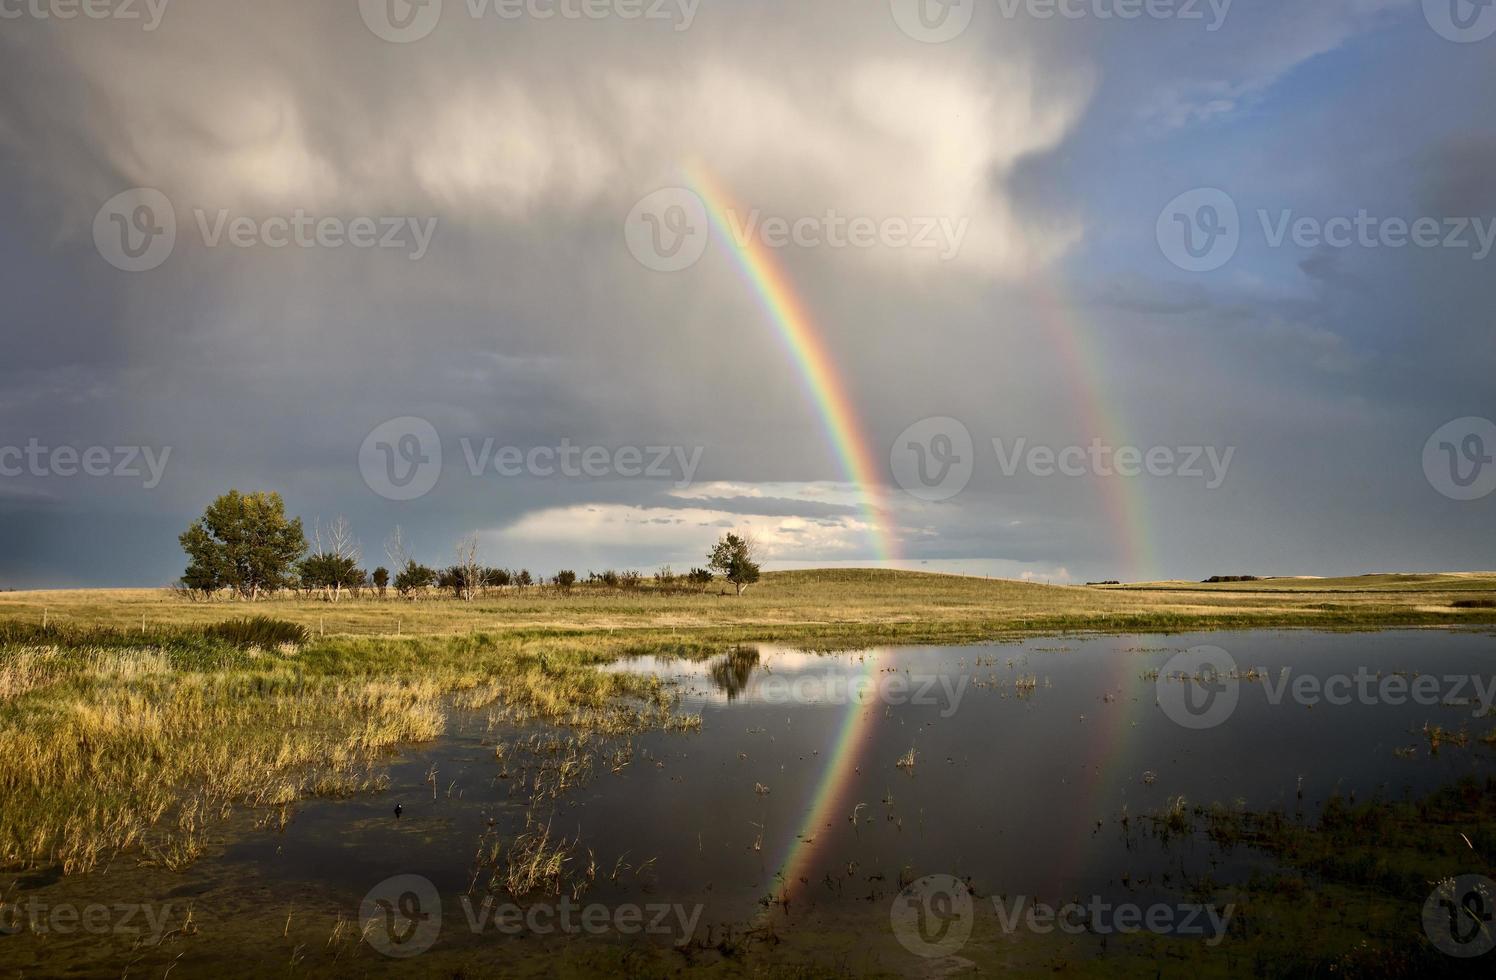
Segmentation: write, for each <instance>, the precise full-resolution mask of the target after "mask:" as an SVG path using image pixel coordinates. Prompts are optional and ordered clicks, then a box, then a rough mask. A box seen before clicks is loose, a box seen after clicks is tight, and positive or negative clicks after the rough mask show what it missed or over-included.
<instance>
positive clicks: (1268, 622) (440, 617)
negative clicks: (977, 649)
mask: <svg viewBox="0 0 1496 980" xmlns="http://www.w3.org/2000/svg"><path fill="white" fill-rule="evenodd" d="M1480 599H1487V600H1496V573H1462V574H1454V575H1371V576H1365V577H1362V578H1355V579H1269V580H1265V581H1261V582H1254V583H1231V584H1225V585H1201V584H1197V583H1186V582H1161V583H1151V584H1142V585H1128V586H1121V587H1098V588H1087V587H1066V586H1048V585H1037V584H1031V583H1026V582H1014V581H1008V580H1000V579H999V580H994V579H982V578H967V577H960V576H951V575H929V574H921V573H916V572H897V571H880V570H836V571H824V570H822V571H815V570H811V571H796V572H776V573H769V574H767V575H766V576H765V577H764V580H763V582H762V583H760V584H759V585H757V586H755V587H754V588H752V589H750V590H749V591H748V592H747V594H745V595H743V596H741V597H734V596H732V595H722V594H720V593H719V592H718V591H716V590H715V589H713V590H709V591H707V592H706V593H691V592H671V593H665V592H659V591H655V590H653V589H651V588H648V587H646V588H644V589H641V590H639V591H634V592H626V591H618V590H611V591H603V590H599V589H593V588H587V587H580V586H579V587H578V588H576V589H574V590H572V591H571V592H569V593H561V592H558V591H556V590H552V589H540V588H531V589H527V590H525V591H524V592H515V591H503V592H500V591H498V590H495V591H493V592H491V593H489V594H488V595H487V596H484V597H481V598H479V599H477V600H475V601H473V602H471V603H465V602H458V601H456V600H453V599H450V598H423V599H421V600H417V601H410V600H405V599H400V598H396V597H393V595H392V596H391V597H389V598H385V599H379V598H375V597H373V596H372V595H371V594H370V593H367V592H366V593H365V595H364V596H363V597H362V598H358V599H354V598H351V597H346V596H345V597H344V598H343V600H342V601H340V602H337V603H330V602H325V601H321V600H313V599H305V598H283V599H271V600H265V601H261V602H258V603H255V604H253V605H252V606H251V605H250V604H247V603H242V602H234V601H213V602H192V601H188V600H185V599H182V598H181V597H179V596H177V595H176V594H174V593H172V592H170V591H168V590H164V589H123V590H78V591H65V592H6V593H0V621H6V620H11V621H22V622H28V623H41V622H42V621H43V619H44V618H45V619H46V621H47V622H50V623H56V624H64V625H77V626H108V627H112V628H116V629H121V630H131V629H134V630H139V629H141V628H142V627H144V628H145V629H147V630H149V629H151V628H153V627H162V626H197V625H204V624H208V623H215V622H219V621H221V620H224V619H228V618H231V617H236V616H243V615H249V614H251V613H253V614H263V615H270V616H274V617H276V618H279V619H286V620H290V621H293V622H297V623H301V624H303V625H305V626H307V627H308V628H309V629H311V630H312V631H313V632H314V633H316V634H318V635H326V636H385V637H394V636H397V635H398V636H402V637H404V636H454V635H460V634H469V633H475V632H484V633H489V634H495V635H504V636H508V637H512V638H516V639H538V638H545V637H561V636H565V637H570V638H574V639H575V638H582V637H587V636H594V637H597V638H599V639H606V638H609V637H611V638H612V641H616V640H618V639H619V638H620V637H624V636H632V637H634V638H636V639H637V640H638V641H639V642H642V643H655V642H668V641H669V640H670V639H672V638H676V639H680V640H682V641H699V642H701V643H703V644H708V645H712V644H722V643H732V642H739V641H761V642H770V641H775V642H800V643H808V644H826V645H835V646H846V645H861V644H869V643H893V642H938V641H947V642H963V641H976V640H983V639H991V638H997V637H1003V636H1008V635H1014V634H1025V633H1028V634H1033V633H1049V632H1056V631H1063V630H1103V631H1110V632H1126V631H1135V630H1148V631H1160V630H1163V631H1167V630H1186V629H1188V630H1193V629H1224V628H1243V627H1311V628H1321V629H1356V628H1377V627H1385V626H1410V625H1443V624H1472V623H1490V622H1496V609H1479V608H1457V607H1456V606H1455V605H1454V604H1455V603H1456V602H1469V601H1471V600H1480ZM607 645H609V646H612V645H614V643H613V642H609V643H608V644H607Z"/></svg>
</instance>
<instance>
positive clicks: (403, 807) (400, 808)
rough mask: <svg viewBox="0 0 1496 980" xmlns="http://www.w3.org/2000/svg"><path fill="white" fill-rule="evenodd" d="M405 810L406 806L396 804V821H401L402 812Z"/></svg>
mask: <svg viewBox="0 0 1496 980" xmlns="http://www.w3.org/2000/svg"><path fill="white" fill-rule="evenodd" d="M404 809H405V806H404V805H403V804H400V803H396V804H395V819H396V820H399V819H400V814H401V812H402V811H403V810H404Z"/></svg>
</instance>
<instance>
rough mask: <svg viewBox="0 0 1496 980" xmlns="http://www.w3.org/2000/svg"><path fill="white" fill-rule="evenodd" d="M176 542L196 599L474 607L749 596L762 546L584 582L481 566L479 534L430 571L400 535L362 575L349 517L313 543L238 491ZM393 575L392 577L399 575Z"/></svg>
mask: <svg viewBox="0 0 1496 980" xmlns="http://www.w3.org/2000/svg"><path fill="white" fill-rule="evenodd" d="M178 540H179V541H180V542H181V545H182V549H183V550H184V551H185V552H187V557H188V559H189V564H188V566H187V570H186V571H185V572H183V573H182V578H181V581H180V583H179V584H178V589H179V590H180V591H181V592H182V593H183V594H185V595H187V596H190V597H193V598H211V597H213V596H215V595H218V594H220V593H225V592H228V593H232V594H233V595H236V596H238V597H240V598H244V599H249V600H251V601H253V600H255V599H259V598H264V597H269V596H278V595H289V596H314V595H320V596H322V597H323V598H326V599H328V600H329V601H332V602H337V601H339V600H340V599H341V598H342V597H343V596H344V595H345V594H348V595H351V596H353V597H354V598H360V597H362V596H364V595H373V596H375V597H378V598H384V597H385V596H387V595H388V594H389V592H390V590H391V589H393V590H394V592H395V594H396V595H398V596H400V597H402V598H405V599H417V598H421V597H423V596H432V595H444V594H451V595H452V596H453V597H454V598H457V599H462V600H467V601H472V600H473V599H476V598H478V597H480V596H484V595H488V594H491V593H494V592H498V593H504V592H524V591H525V590H528V589H531V588H535V587H545V586H549V587H550V588H551V589H554V590H557V591H560V592H570V591H572V590H573V589H575V588H578V587H582V588H591V589H610V590H618V591H623V592H636V591H640V590H642V589H646V588H647V589H650V590H652V591H656V592H704V591H706V589H707V588H708V587H709V586H710V585H711V584H712V582H713V580H714V579H715V578H716V577H717V576H719V575H720V576H721V577H722V578H723V579H725V580H726V581H727V582H729V583H730V584H732V585H733V586H734V587H735V588H736V589H737V592H738V594H739V595H742V593H743V591H744V590H745V589H746V588H747V587H748V586H749V585H751V584H753V583H754V582H757V581H758V579H759V565H758V562H757V558H756V547H757V546H756V545H755V543H754V541H753V539H752V538H751V537H750V536H748V535H739V534H727V535H724V536H723V537H722V539H721V540H719V541H718V542H717V544H716V546H715V547H713V548H712V550H711V552H710V553H709V554H708V556H707V566H706V567H705V568H693V569H691V570H690V571H689V572H686V573H685V574H679V575H678V574H676V572H675V571H674V570H673V569H671V568H670V566H668V565H666V566H664V567H662V568H661V569H659V570H658V571H656V572H655V573H654V574H653V575H652V576H651V577H649V578H646V577H645V576H644V574H643V573H641V572H637V571H632V570H628V571H616V570H613V569H608V570H605V571H601V572H588V573H587V578H586V579H585V580H583V581H580V582H579V580H578V578H577V573H576V572H575V571H572V570H571V569H563V570H561V571H559V572H557V573H556V574H554V575H552V576H550V577H549V578H544V577H540V576H536V575H535V574H534V573H532V572H531V571H530V570H529V569H528V568H520V569H511V568H494V567H490V566H487V565H484V564H483V563H481V562H480V561H479V560H478V538H477V536H476V535H470V536H469V537H466V538H464V539H463V540H461V541H460V542H458V544H457V548H456V554H455V558H456V561H455V562H454V563H453V564H451V565H448V566H445V567H442V568H433V567H431V566H429V565H425V564H422V563H421V562H418V561H416V560H415V559H414V558H412V557H411V555H410V549H409V547H408V544H407V542H406V540H405V534H404V532H403V531H402V530H401V529H400V528H399V527H396V528H395V529H394V531H393V532H392V533H391V535H390V536H389V538H388V539H387V540H386V541H385V545H384V550H385V554H386V555H387V556H388V557H389V561H390V566H389V567H386V566H384V565H380V566H379V567H377V568H375V569H374V570H373V571H372V572H371V571H368V570H367V569H365V568H364V566H363V557H362V552H361V550H360V548H359V545H358V542H357V540H356V539H355V538H354V536H353V531H352V528H351V527H350V526H349V524H348V522H347V521H346V520H344V519H343V518H341V517H340V518H337V519H336V520H334V521H333V522H332V523H331V524H330V525H328V526H327V527H326V528H323V527H322V525H321V524H320V523H318V524H316V525H315V526H314V528H313V532H312V535H311V537H310V539H308V537H307V535H306V533H305V530H304V528H303V527H302V523H301V518H299V517H298V518H294V519H290V518H287V517H286V512H285V504H284V503H283V502H282V500H281V497H280V495H279V494H276V493H252V494H241V493H239V491H237V490H231V491H229V492H228V493H226V494H224V495H223V496H221V497H219V498H218V499H217V500H215V501H214V502H213V503H212V504H211V505H209V507H208V509H207V510H206V511H204V512H203V516H202V517H200V518H199V519H198V520H197V521H196V522H194V523H193V525H192V526H191V527H189V528H188V529H187V530H186V531H185V532H184V533H183V534H182V535H181V536H180V538H179V539H178ZM390 568H394V569H395V571H394V574H393V575H391V572H390Z"/></svg>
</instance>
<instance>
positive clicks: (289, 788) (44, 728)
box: [0, 625, 699, 873]
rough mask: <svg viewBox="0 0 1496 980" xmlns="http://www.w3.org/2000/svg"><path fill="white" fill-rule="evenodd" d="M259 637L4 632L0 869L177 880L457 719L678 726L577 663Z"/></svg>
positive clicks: (442, 646) (541, 651)
mask: <svg viewBox="0 0 1496 980" xmlns="http://www.w3.org/2000/svg"><path fill="white" fill-rule="evenodd" d="M264 629H266V628H265V627H258V626H257V627H253V628H251V629H249V630H248V631H247V632H237V631H230V632H231V633H232V635H228V634H225V633H224V632H222V631H218V630H214V629H203V628H197V629H186V628H184V629H178V630H162V631H156V632H150V631H146V632H128V631H114V630H82V629H56V628H48V629H41V628H39V627H16V626H14V625H10V626H6V625H0V739H3V740H4V743H3V744H4V745H5V746H6V749H7V751H5V752H4V753H0V800H3V801H4V805H3V806H0V866H4V867H7V868H26V867H36V866H57V867H59V868H60V869H61V870H62V871H63V872H64V873H76V872H84V871H88V870H91V869H93V868H96V867H98V866H99V865H100V864H102V863H107V862H108V861H109V860H111V859H112V858H113V857H114V856H115V855H117V854H120V853H123V852H129V853H132V854H135V855H138V856H141V857H144V858H145V859H147V860H153V861H157V862H159V863H161V864H163V865H165V866H167V867H171V868H178V867H183V866H185V865H186V864H189V863H190V862H191V860H192V859H193V858H194V857H195V856H196V855H197V854H199V853H200V852H201V850H202V848H203V847H204V846H205V842H206V841H207V839H208V837H209V835H210V833H211V830H212V828H213V826H214V824H215V823H216V822H218V821H221V820H222V819H223V818H224V817H225V816H227V815H228V814H229V813H230V812H231V811H232V810H233V808H235V807H262V806H263V807H287V806H290V805H292V804H294V803H295V802H296V801H297V800H300V799H303V798H306V797H308V796H313V795H326V794H343V793H348V792H357V791H360V790H362V789H366V788H369V787H372V786H376V785H378V780H379V778H380V776H381V773H380V768H381V764H382V760H383V759H384V757H385V756H386V755H387V754H388V753H389V752H390V750H392V749H393V748H394V747H396V746H398V745H401V744H406V743H414V742H422V741H427V740H430V739H434V738H436V737H438V736H439V735H441V734H442V732H443V731H444V730H445V727H446V714H447V710H448V708H449V707H450V706H452V705H453V704H456V705H457V706H459V707H467V708H475V707H480V706H483V705H490V704H498V705H499V706H500V710H502V711H503V712H505V713H518V714H520V715H523V716H524V717H526V718H534V719H539V720H542V721H545V722H548V723H551V724H557V725H564V726H573V727H579V728H591V729H596V730H601V731H608V732H615V733H619V732H625V731H631V730H639V729H642V728H644V727H653V726H659V725H668V724H674V725H682V724H684V725H686V726H689V724H690V722H689V720H687V721H685V722H681V721H679V720H676V719H675V718H674V716H673V715H672V713H671V711H670V705H671V702H672V700H673V699H672V696H671V695H670V694H669V693H668V692H667V691H666V690H664V688H663V686H662V685H661V684H660V682H659V681H658V680H657V679H653V678H644V677H639V676H637V675H626V674H616V675H615V674H604V673H602V672H600V671H597V670H595V669H593V666H592V665H593V664H594V663H595V662H596V659H597V656H596V651H593V650H589V649H587V648H586V647H585V646H581V645H577V646H574V647H570V648H568V647H566V646H565V645H564V644H547V645H543V646H542V645H537V644H522V643H513V642H501V641H497V640H493V639H490V638H487V637H483V636H469V637H462V638H452V639H446V640H438V639H430V640H405V641H395V640H360V639H349V638H341V639H330V640H327V641H325V642H323V641H319V642H317V643H313V644H310V645H308V646H305V647H295V646H292V645H290V644H289V643H284V642H282V643H280V644H277V645H275V646H270V647H266V646H264V645H263V643H264V642H269V641H272V640H277V639H282V638H283V636H284V634H282V633H278V632H274V631H273V630H272V631H271V632H262V630H264ZM236 630H237V628H236ZM251 636H253V637H255V641H254V642H251V641H250V639H249V638H250V637H251ZM241 644H243V645H241ZM698 723H699V722H698Z"/></svg>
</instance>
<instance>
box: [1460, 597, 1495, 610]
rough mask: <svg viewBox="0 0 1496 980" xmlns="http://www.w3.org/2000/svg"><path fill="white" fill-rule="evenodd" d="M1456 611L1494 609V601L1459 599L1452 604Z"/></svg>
mask: <svg viewBox="0 0 1496 980" xmlns="http://www.w3.org/2000/svg"><path fill="white" fill-rule="evenodd" d="M1454 607H1455V608H1456V609H1496V599H1460V600H1458V601H1456V602H1455V603H1454Z"/></svg>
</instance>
